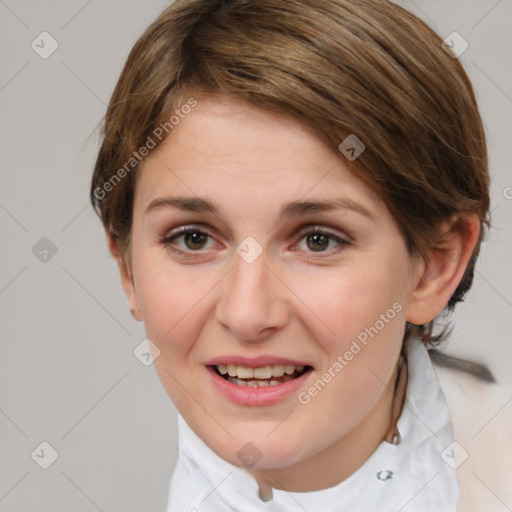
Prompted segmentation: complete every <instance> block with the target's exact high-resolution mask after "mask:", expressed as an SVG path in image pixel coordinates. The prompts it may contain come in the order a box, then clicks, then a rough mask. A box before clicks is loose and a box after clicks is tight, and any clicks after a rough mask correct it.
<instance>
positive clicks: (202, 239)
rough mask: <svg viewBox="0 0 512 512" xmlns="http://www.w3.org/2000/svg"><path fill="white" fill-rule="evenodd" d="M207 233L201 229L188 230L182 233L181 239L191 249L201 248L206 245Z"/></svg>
mask: <svg viewBox="0 0 512 512" xmlns="http://www.w3.org/2000/svg"><path fill="white" fill-rule="evenodd" d="M207 238H208V235H207V234H206V233H202V232H201V231H189V232H188V233H184V234H183V241H184V243H185V246H186V247H187V249H190V250H191V251H194V250H198V249H202V248H203V247H204V246H205V245H206V241H207Z"/></svg>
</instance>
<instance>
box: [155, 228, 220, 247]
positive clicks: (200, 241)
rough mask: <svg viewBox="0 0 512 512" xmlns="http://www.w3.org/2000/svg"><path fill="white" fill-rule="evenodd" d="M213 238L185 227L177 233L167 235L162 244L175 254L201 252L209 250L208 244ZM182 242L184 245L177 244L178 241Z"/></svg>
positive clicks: (203, 232)
mask: <svg viewBox="0 0 512 512" xmlns="http://www.w3.org/2000/svg"><path fill="white" fill-rule="evenodd" d="M209 238H210V239H211V236H210V235H209V234H208V233H206V232H205V231H202V230H200V229H198V228H194V227H183V228H180V229H178V232H177V233H174V234H171V235H167V236H165V237H164V238H163V239H162V243H163V244H164V245H165V246H166V247H168V248H169V249H171V250H172V251H175V252H180V253H186V252H199V251H201V250H202V249H205V248H206V249H208V248H209V247H207V243H208V239H209ZM180 239H181V241H182V244H183V245H181V246H180V244H178V243H176V241H177V240H180Z"/></svg>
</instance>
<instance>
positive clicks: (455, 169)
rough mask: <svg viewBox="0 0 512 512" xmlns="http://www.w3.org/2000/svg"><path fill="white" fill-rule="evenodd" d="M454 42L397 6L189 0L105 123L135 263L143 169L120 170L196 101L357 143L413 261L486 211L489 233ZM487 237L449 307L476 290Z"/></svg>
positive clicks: (145, 53)
mask: <svg viewBox="0 0 512 512" xmlns="http://www.w3.org/2000/svg"><path fill="white" fill-rule="evenodd" d="M441 43H442V40H441V38H440V37H439V36H438V35H437V34H436V33H435V32H434V31H432V30H431V29H430V28H429V27H428V26H427V25H426V24H425V23H424V22H423V21H421V20H420V19H419V18H417V17H416V16H414V15H413V14H411V13H409V12H408V11H406V10H405V9H403V8H401V7H399V6H398V5H395V4H393V3H391V2H387V1H383V0H380V1H379V0H374V1H370V0H301V1H297V0H224V1H221V0H176V1H175V2H174V3H173V4H171V5H170V6H169V7H168V8H166V9H165V10H164V11H163V12H162V13H161V14H160V16H159V17H158V18H157V19H156V20H155V21H154V22H153V23H152V24H151V25H150V26H149V27H148V28H147V30H146V31H145V32H144V34H143V35H142V36H141V37H140V39H139V40H138V41H137V42H136V44H135V46H134V47H133V49H132V50H131V52H130V55H129V56H128V59H127V61H126V64H125V66H124V69H123V71H122V73H121V76H120V78H119V81H118V83H117V85H116V87H115V90H114V92H113V95H112V98H111V100H110V104H109V106H108V109H107V112H106V115H105V118H104V122H103V124H102V136H103V140H102V143H101V147H100V150H99V153H98V156H97V160H96V163H95V168H94V174H93V178H92V184H91V190H90V198H91V202H92V204H93V206H94V208H95V210H96V212H97V213H98V214H99V215H100V217H101V220H102V222H103V225H104V227H105V229H106V230H107V232H108V233H109V234H110V235H111V236H112V237H114V238H116V239H117V242H118V244H119V246H120V249H121V252H122V254H123V255H124V256H125V257H126V256H127V252H129V251H127V249H128V248H129V245H130V229H131V221H132V207H133V197H134V187H135V179H136V165H134V170H133V172H129V171H130V170H128V171H127V172H124V173H120V172H119V171H120V170H121V168H122V167H123V166H125V167H124V168H125V170H126V165H125V164H126V162H128V161H129V160H130V159H133V158H134V154H136V153H137V149H138V148H141V147H142V146H144V145H145V144H146V143H147V141H148V140H149V139H148V137H151V134H152V133H154V131H155V129H157V127H158V126H159V125H161V124H162V123H165V122H167V125H168V124H169V123H168V120H169V117H170V115H171V114H172V113H173V112H175V109H176V108H177V107H180V105H183V104H185V101H186V99H187V98H189V97H190V94H191V92H197V93H198V94H202V93H205V94H222V95H229V96H232V97H236V98H239V99H243V100H245V101H247V102H249V103H251V104H252V105H255V106H257V107H259V108H261V109H265V110H270V111H273V112H279V113H283V114H287V115H291V116H294V117H297V118H298V119H300V120H302V121H303V122H304V123H308V124H309V125H311V126H312V127H314V128H315V129H316V131H317V133H318V134H319V135H321V136H322V137H324V138H325V140H326V141H327V142H328V143H330V144H332V146H333V147H334V148H338V146H339V144H340V143H341V142H342V141H343V140H344V139H345V138H346V137H347V136H348V135H350V134H355V135H356V136H357V137H358V138H359V139H360V140H361V141H362V142H363V143H364V145H365V147H366V149H365V151H364V152H363V153H362V154H361V155H360V156H359V158H357V159H356V160H354V161H353V162H351V161H347V164H348V166H349V167H350V168H351V169H352V170H353V172H355V173H356V174H357V175H358V176H359V177H360V178H361V179H363V180H364V181H365V183H366V184H368V185H369V186H370V187H371V188H372V189H373V190H375V191H376V192H377V193H378V194H379V195H380V197H382V199H383V200H384V201H385V202H386V204H387V206H388V208H389V210H390V212H391V213H392V215H393V216H394V218H395V220H396V221H397V223H398V225H399V226H400V227H401V229H402V231H403V233H404V236H405V239H406V241H407V244H408V248H409V251H410V253H411V254H418V255H421V256H426V255H427V254H428V252H429V251H430V250H432V249H434V248H435V244H436V231H437V228H438V227H439V224H440V222H441V221H443V220H446V219H448V218H451V217H452V216H453V215H456V214H457V213H460V212H474V213H476V214H477V215H478V216H479V218H480V220H481V222H482V224H483V227H485V226H487V225H488V217H487V215H488V209H489V192H488V189H489V175H488V162H487V149H486V142H485V135H484V129H483V126H482V120H481V118H480V115H479V112H478V108H477V103H476V99H475V94H474V92H473V88H472V86H471V83H470V81H469V79H468V76H467V75H466V73H465V71H464V69H463V67H462V65H461V63H460V62H459V61H458V60H457V59H456V58H454V57H453V56H452V55H449V54H448V53H447V52H446V51H445V50H444V49H443V48H442V46H441ZM187 95H188V96H187ZM152 140H154V137H153V138H152ZM340 154H341V153H340ZM116 173H117V175H116ZM120 174H122V179H118V180H116V181H115V182H113V181H112V179H113V177H116V176H117V178H120ZM109 185H110V186H109ZM107 191H108V193H106V192H107ZM483 234H484V230H483V229H482V232H481V234H480V239H479V241H478V244H477V246H476V248H475V251H474V253H473V256H472V258H471V261H470V263H469V265H468V268H467V270H466V272H465V275H464V277H463V279H462V281H461V283H460V284H459V286H458V288H457V290H456V291H455V293H454V294H453V296H452V297H451V299H450V301H449V303H448V305H447V309H448V310H450V309H452V308H453V307H454V306H455V304H456V303H457V302H458V301H461V300H462V299H463V297H464V295H465V293H466V292H467V291H468V290H469V288H470V286H471V283H472V280H473V272H474V266H475V261H476V258H477V256H478V252H479V247H480V242H481V240H482V238H483ZM432 328H433V322H430V323H429V324H427V325H424V326H413V325H411V324H408V325H407V329H406V338H410V337H411V336H413V335H416V336H419V337H421V338H422V339H423V340H424V341H435V340H437V339H441V337H442V336H437V337H436V336H434V335H433V333H432Z"/></svg>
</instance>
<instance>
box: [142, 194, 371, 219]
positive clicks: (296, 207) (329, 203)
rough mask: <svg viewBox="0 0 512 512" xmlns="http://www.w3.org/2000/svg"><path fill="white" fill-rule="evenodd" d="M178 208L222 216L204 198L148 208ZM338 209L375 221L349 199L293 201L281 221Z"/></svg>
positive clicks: (161, 201)
mask: <svg viewBox="0 0 512 512" xmlns="http://www.w3.org/2000/svg"><path fill="white" fill-rule="evenodd" d="M171 207H173V208H178V209H179V210H182V211H185V212H194V213H211V214H214V215H220V214H221V208H220V207H219V205H218V204H216V203H215V202H214V201H212V200H210V199H206V198H202V197H172V196H166V197H158V198H156V199H153V201H151V203H149V205H148V207H147V208H146V211H145V213H149V212H151V211H154V210H159V209H161V208H171ZM337 209H346V210H350V211H352V212H355V213H358V214H360V215H362V216H364V217H367V218H369V219H372V220H373V219H375V215H374V214H373V213H371V212H370V210H368V208H366V207H365V206H363V205H362V204H360V203H357V202H355V201H353V200H351V199H348V198H344V197H341V198H336V199H330V200H315V201H292V202H290V203H286V204H284V205H283V207H282V208H281V212H280V214H279V220H280V221H281V220H283V219H286V218H291V217H296V216H304V215H308V214H311V213H319V212H327V211H332V210H337Z"/></svg>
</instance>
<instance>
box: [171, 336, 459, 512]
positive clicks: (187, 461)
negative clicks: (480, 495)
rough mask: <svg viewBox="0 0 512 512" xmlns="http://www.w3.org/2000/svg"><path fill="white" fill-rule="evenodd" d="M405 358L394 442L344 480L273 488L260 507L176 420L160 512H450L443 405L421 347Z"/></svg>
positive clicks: (248, 480)
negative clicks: (312, 487) (175, 448)
mask: <svg viewBox="0 0 512 512" xmlns="http://www.w3.org/2000/svg"><path fill="white" fill-rule="evenodd" d="M406 357H407V367H408V383H407V392H406V397H405V402H404V406H403V409H402V413H401V416H400V418H399V419H398V423H397V427H398V430H399V431H400V434H401V442H400V444H398V445H393V444H390V443H387V442H385V441H384V442H382V443H381V444H380V445H379V446H378V448H377V450H376V451H375V452H374V453H373V454H372V455H371V456H370V458H369V459H368V460H367V461H366V462H365V463H364V464H363V465H362V466H361V467H360V468H359V469H358V470H357V471H356V472H355V473H353V474H352V475H351V476H350V477H348V478H347V479H346V480H344V481H343V482H341V483H339V484H337V485H335V486H334V487H330V488H327V489H322V490H320V491H312V492H302V493H301V492H286V491H281V490H277V489H273V499H272V500H271V501H268V502H264V501H262V500H261V499H260V498H259V495H258V485H257V483H256V480H255V479H254V478H253V477H252V476H251V475H249V474H248V473H247V472H246V471H245V470H243V469H241V468H238V467H236V466H234V465H232V464H230V463H228V462H226V461H225V460H224V459H222V458H220V457H219V456H218V455H217V454H216V453H215V452H213V451H212V450H211V449H210V448H209V447H208V446H207V445H206V444H205V443H204V442H203V441H202V440H201V439H200V438H199V437H198V436H197V435H196V434H195V433H194V432H193V431H192V429H190V427H189V426H188V425H187V423H186V422H185V420H184V419H183V417H182V416H181V415H178V435H179V457H178V462H177V464H176V467H175V470H174V474H173V476H172V479H171V485H170V489H169V501H168V507H167V512H186V511H196V510H198V511H201V512H233V511H236V512H238V511H242V510H243V511H244V512H250V511H251V512H252V511H256V510H258V511H260V510H261V511H268V512H292V511H293V512H296V511H297V510H306V511H307V512H315V511H318V510H321V511H322V512H337V511H339V510H350V511H351V512H367V511H368V510H379V512H388V511H389V512H398V511H403V512H412V511H414V512H424V511H425V512H427V511H428V512H430V511H432V510H436V512H454V511H455V510H456V506H457V500H458V496H459V485H458V481H457V476H456V472H455V469H453V468H452V467H451V466H450V464H449V463H450V460H449V456H450V448H449V447H450V445H451V443H452V442H453V434H452V428H451V423H450V416H449V413H448V407H447V404H446V401H445V398H444V395H443V392H442V389H441V386H440V384H439V381H438V380H437V377H436V375H435V373H434V369H433V368H432V364H431V362H430V358H429V356H428V353H427V350H426V348H425V346H424V344H423V343H422V342H420V341H419V340H412V341H411V342H410V343H409V344H408V346H407V347H406ZM445 461H447V462H445ZM194 507H195V508H194Z"/></svg>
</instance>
